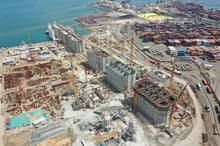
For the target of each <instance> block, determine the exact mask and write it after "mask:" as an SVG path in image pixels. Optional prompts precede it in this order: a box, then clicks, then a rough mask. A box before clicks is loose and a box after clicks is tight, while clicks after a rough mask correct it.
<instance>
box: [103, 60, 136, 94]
mask: <svg viewBox="0 0 220 146" xmlns="http://www.w3.org/2000/svg"><path fill="white" fill-rule="evenodd" d="M106 80H107V82H108V83H110V84H111V85H112V86H113V87H114V88H115V89H116V90H117V91H118V92H123V91H125V90H126V89H128V90H130V89H131V88H132V87H133V86H134V84H135V80H136V71H135V70H134V69H132V68H130V67H128V66H127V65H125V64H123V63H121V62H119V61H115V62H112V63H107V64H106Z"/></svg>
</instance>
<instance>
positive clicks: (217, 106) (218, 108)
mask: <svg viewBox="0 0 220 146" xmlns="http://www.w3.org/2000/svg"><path fill="white" fill-rule="evenodd" d="M215 111H216V113H217V114H219V113H220V106H219V105H218V104H216V105H215Z"/></svg>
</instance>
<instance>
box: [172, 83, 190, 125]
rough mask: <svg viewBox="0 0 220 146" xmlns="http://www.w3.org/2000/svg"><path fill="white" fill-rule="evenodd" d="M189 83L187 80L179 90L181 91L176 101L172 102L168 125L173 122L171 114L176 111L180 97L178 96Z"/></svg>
mask: <svg viewBox="0 0 220 146" xmlns="http://www.w3.org/2000/svg"><path fill="white" fill-rule="evenodd" d="M188 85H189V83H188V82H187V83H186V85H185V86H184V88H183V90H182V91H181V93H180V94H179V96H178V97H177V99H176V101H174V102H173V105H172V111H171V114H170V117H169V127H170V126H171V125H172V123H173V115H174V113H175V112H176V111H177V103H178V101H179V99H180V97H181V96H182V95H183V92H184V91H185V89H186V87H187V86H188Z"/></svg>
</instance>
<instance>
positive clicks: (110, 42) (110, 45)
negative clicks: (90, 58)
mask: <svg viewBox="0 0 220 146" xmlns="http://www.w3.org/2000/svg"><path fill="white" fill-rule="evenodd" d="M109 56H110V63H112V59H113V58H112V35H110V41H109Z"/></svg>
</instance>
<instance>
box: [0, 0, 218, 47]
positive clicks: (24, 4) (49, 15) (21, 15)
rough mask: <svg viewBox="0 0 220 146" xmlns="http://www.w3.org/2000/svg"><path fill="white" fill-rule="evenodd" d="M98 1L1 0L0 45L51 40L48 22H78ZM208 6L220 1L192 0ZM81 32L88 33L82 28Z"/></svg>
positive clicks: (151, 0) (152, 0) (142, 1)
mask: <svg viewBox="0 0 220 146" xmlns="http://www.w3.org/2000/svg"><path fill="white" fill-rule="evenodd" d="M95 1H98V0H19V1H18V0H0V47H10V46H17V45H19V44H21V42H22V41H25V42H31V43H38V42H45V41H48V40H49V38H48V36H47V35H45V34H44V31H45V30H46V27H47V24H48V22H53V21H57V22H59V23H61V24H64V25H73V24H75V23H76V21H75V20H74V18H76V17H79V16H84V15H88V14H91V13H94V12H102V11H101V10H99V9H96V8H91V7H89V6H87V5H88V4H90V3H92V2H95ZM191 1H193V2H197V3H201V4H203V5H204V6H205V7H206V8H218V9H220V1H219V0H191ZM131 2H132V4H135V5H143V4H149V3H155V2H156V0H131ZM78 33H79V34H80V35H84V34H85V33H87V32H86V31H82V30H79V31H78Z"/></svg>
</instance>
